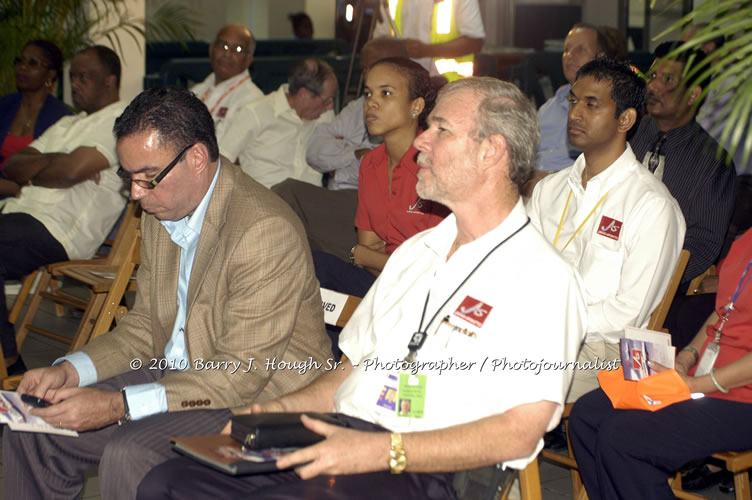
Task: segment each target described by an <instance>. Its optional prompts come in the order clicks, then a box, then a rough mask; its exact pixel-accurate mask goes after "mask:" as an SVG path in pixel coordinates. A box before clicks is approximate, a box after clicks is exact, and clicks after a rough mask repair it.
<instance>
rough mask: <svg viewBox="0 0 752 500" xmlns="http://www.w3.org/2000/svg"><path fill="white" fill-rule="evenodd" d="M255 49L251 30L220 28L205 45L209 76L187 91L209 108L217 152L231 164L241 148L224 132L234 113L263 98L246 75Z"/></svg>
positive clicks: (237, 25)
mask: <svg viewBox="0 0 752 500" xmlns="http://www.w3.org/2000/svg"><path fill="white" fill-rule="evenodd" d="M255 50H256V39H255V38H253V33H251V30H249V29H248V28H246V27H245V26H243V25H242V24H228V25H227V26H224V27H223V28H222V29H221V30H219V33H217V37H216V38H215V39H214V43H213V44H212V45H211V46H209V59H210V60H211V67H212V73H211V74H210V75H209V76H207V77H206V80H204V81H203V82H201V83H199V84H197V85H195V86H194V87H193V88H192V89H191V91H193V93H194V94H196V95H197V96H198V98H199V99H201V101H203V103H204V104H206V107H207V108H209V112H210V113H211V115H212V118H213V119H214V127H215V128H216V133H217V142H218V143H219V150H220V151H221V152H222V154H224V155H225V156H227V157H228V158H230V159H231V160H233V161H235V160H236V159H237V158H238V154H239V153H240V149H241V146H242V145H241V144H233V143H232V142H231V141H228V140H227V139H226V138H225V131H227V130H229V129H230V127H232V126H233V125H232V121H233V120H234V119H235V118H236V117H235V113H236V112H237V110H239V109H240V108H242V107H243V106H245V105H246V104H248V103H249V102H251V101H255V100H256V99H258V98H259V97H263V96H264V93H263V92H261V89H259V88H258V87H257V86H256V85H255V84H254V83H253V81H252V80H251V75H250V73H249V72H248V68H249V67H250V66H251V63H252V62H253V52H254V51H255ZM223 139H224V140H223Z"/></svg>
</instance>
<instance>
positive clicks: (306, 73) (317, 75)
mask: <svg viewBox="0 0 752 500" xmlns="http://www.w3.org/2000/svg"><path fill="white" fill-rule="evenodd" d="M327 78H333V79H334V81H335V82H336V81H337V75H336V74H335V73H334V70H333V69H332V67H331V66H329V64H328V63H326V62H324V61H322V60H321V59H315V58H313V57H311V58H308V59H304V60H302V61H300V62H299V63H298V64H296V65H295V66H293V68H292V71H290V75H289V77H288V78H287V91H288V92H289V93H290V95H296V94H297V93H298V91H299V90H300V89H308V90H309V91H311V93H312V94H313V95H315V96H317V97H318V96H320V95H321V93H322V92H323V91H324V81H326V79H327Z"/></svg>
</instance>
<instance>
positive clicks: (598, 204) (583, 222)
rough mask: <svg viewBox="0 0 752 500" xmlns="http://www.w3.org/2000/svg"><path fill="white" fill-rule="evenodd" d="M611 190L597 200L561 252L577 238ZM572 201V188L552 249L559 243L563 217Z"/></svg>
mask: <svg viewBox="0 0 752 500" xmlns="http://www.w3.org/2000/svg"><path fill="white" fill-rule="evenodd" d="M610 192H611V190H610V189H609V190H608V191H606V194H604V195H603V197H602V198H601V199H600V200H598V203H596V204H595V206H594V207H593V209H592V210H591V211H590V213H589V214H588V215H587V217H585V220H584V221H582V224H580V226H579V227H578V228H577V229H576V230H575V232H574V233H573V234H572V236H570V237H569V239H568V240H567V242H566V243H565V244H564V246H563V247H561V252H564V249H565V248H567V246H568V245H569V244H570V243H571V242H572V240H573V239H574V237H575V236H577V233H579V232H580V229H582V227H583V226H584V225H585V223H586V222H587V221H588V220H590V217H592V216H593V214H594V213H595V211H596V210H598V207H599V206H600V205H601V203H603V200H605V199H606V196H608V193H610ZM571 199H572V188H569V196H567V203H566V204H565V205H564V211H563V212H562V213H561V220H559V227H558V228H557V229H556V236H554V248H556V244H557V243H558V242H559V234H560V233H561V226H562V224H564V217H566V215H567V210H568V209H569V202H570V201H571Z"/></svg>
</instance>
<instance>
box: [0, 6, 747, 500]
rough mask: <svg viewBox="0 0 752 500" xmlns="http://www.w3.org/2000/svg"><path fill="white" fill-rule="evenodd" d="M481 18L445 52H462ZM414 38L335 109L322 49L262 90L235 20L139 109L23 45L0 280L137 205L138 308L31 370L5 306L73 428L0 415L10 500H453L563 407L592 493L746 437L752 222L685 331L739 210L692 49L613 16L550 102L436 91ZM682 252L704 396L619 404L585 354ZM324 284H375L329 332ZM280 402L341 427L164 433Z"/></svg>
mask: <svg viewBox="0 0 752 500" xmlns="http://www.w3.org/2000/svg"><path fill="white" fill-rule="evenodd" d="M459 3H463V2H459ZM466 3H469V4H472V3H473V2H469V1H468V2H466ZM477 21H478V22H479V19H478V20H477ZM474 26H475V27H474V31H472V32H473V33H475V35H474V36H472V37H469V36H465V35H463V34H462V33H463V32H462V30H459V31H458V34H457V36H458V39H457V40H456V41H460V40H463V39H466V40H464V41H463V43H465V42H467V43H468V44H469V45H467V47H475V48H473V50H477V47H476V45H477V41H478V40H480V41H481V43H482V38H477V37H478V36H481V34H483V29H482V23H480V28H478V27H477V25H474ZM406 29H407V28H406ZM617 38H618V37H617ZM468 40H470V41H472V43H470V42H468ZM404 42H405V43H402V42H401V41H399V40H397V39H394V38H376V39H373V40H371V41H369V42H368V43H367V44H365V46H364V47H363V49H362V51H361V53H360V63H361V70H362V73H363V80H364V90H363V95H362V96H360V97H358V98H357V99H355V100H353V101H352V102H350V103H348V104H347V105H346V106H345V107H344V108H343V109H342V111H341V112H340V113H339V114H337V115H335V114H334V112H333V111H334V105H335V102H336V97H337V87H338V81H337V75H336V73H335V71H334V70H333V69H332V67H330V66H329V65H328V64H327V63H326V62H324V61H323V60H320V59H316V58H312V57H311V58H305V59H302V60H301V61H300V62H299V63H297V64H296V65H294V67H292V68H290V72H289V79H288V82H287V83H286V84H284V85H282V86H281V87H280V88H279V89H278V90H276V91H273V92H271V93H269V94H267V95H264V94H263V93H262V92H261V90H259V88H258V87H257V86H256V85H255V84H254V83H253V80H252V75H251V74H250V73H249V69H248V68H249V67H250V65H251V63H252V62H253V59H254V49H255V44H256V41H255V39H254V37H253V34H252V33H251V32H250V30H248V29H247V28H246V27H244V26H242V25H238V24H230V25H227V26H224V27H222V28H221V29H220V30H219V32H218V33H217V35H216V39H215V41H214V42H213V44H212V45H211V46H210V48H209V60H210V63H211V67H212V73H211V74H210V75H209V76H208V77H207V78H206V79H205V80H204V81H203V82H201V83H199V84H197V85H195V86H194V87H192V88H191V89H190V90H187V89H178V88H153V89H148V90H146V91H144V92H142V93H141V94H139V95H138V96H137V97H136V98H135V99H133V100H132V101H131V102H130V103H128V102H124V101H121V100H120V99H119V87H120V78H121V66H120V60H119V58H118V56H117V54H116V53H115V52H114V51H112V50H111V49H108V48H106V47H103V46H99V45H95V46H91V47H87V48H85V49H83V50H81V51H80V52H78V53H77V54H76V55H75V57H74V58H73V60H72V61H71V69H70V77H71V91H72V92H71V94H72V99H73V104H74V106H75V107H76V108H77V109H78V110H79V111H80V113H78V114H76V115H71V113H70V111H69V110H68V108H67V107H66V106H65V105H64V104H62V103H61V102H60V101H58V100H57V99H55V98H54V97H53V95H52V94H53V90H54V88H55V82H56V81H57V79H58V78H60V76H61V71H62V54H61V53H60V50H59V49H57V47H55V46H54V44H52V43H50V42H47V41H44V40H33V41H30V42H29V43H28V44H27V45H26V46H25V47H24V49H23V52H22V54H21V55H20V56H19V57H17V58H16V64H15V69H16V77H17V87H18V90H19V92H18V93H16V94H12V95H10V96H7V97H4V98H2V99H0V110H3V113H2V115H0V196H5V197H6V199H5V200H3V201H4V205H3V206H2V213H0V246H2V248H3V249H4V250H5V251H4V252H3V253H4V255H5V260H4V261H3V264H2V265H0V287H2V286H4V284H5V281H6V280H18V279H22V278H23V277H24V276H26V275H27V274H29V273H31V272H32V271H34V270H35V269H37V268H39V267H41V266H44V265H46V264H49V263H53V262H57V261H65V260H71V259H88V258H91V257H92V256H93V255H94V253H95V252H96V250H97V248H98V247H99V246H100V245H101V244H102V242H103V241H104V239H105V237H106V235H107V234H108V233H109V231H110V230H111V229H112V227H113V225H114V224H115V223H116V221H117V219H118V216H119V214H121V213H122V211H123V208H124V206H125V204H126V202H127V200H128V199H129V198H130V199H132V200H137V201H138V202H139V203H140V206H141V208H142V209H143V211H144V215H143V217H142V220H141V234H142V243H141V250H140V265H139V267H138V273H137V277H136V282H137V292H136V297H135V303H134V305H133V307H132V308H131V309H130V311H129V312H128V314H127V315H126V316H125V317H124V318H123V319H122V320H121V321H119V322H118V324H117V326H116V327H115V328H114V329H113V331H112V332H110V333H108V334H106V335H102V336H100V337H97V338H95V339H93V340H92V341H91V342H89V343H88V344H86V345H85V346H84V347H83V348H81V349H80V350H77V351H75V352H71V353H69V354H67V355H65V356H63V357H61V358H60V359H58V360H56V361H55V363H54V364H53V365H52V366H50V367H43V368H34V369H31V370H28V371H27V370H26V366H25V365H24V361H23V360H22V358H21V357H20V356H19V352H18V348H17V345H16V339H15V331H14V325H13V324H11V323H10V322H9V320H8V310H7V305H6V300H5V295H4V293H3V295H2V297H0V346H1V347H2V354H3V356H4V361H5V364H6V366H7V367H8V373H9V374H22V373H25V375H24V377H23V379H22V380H21V382H20V385H19V386H18V392H21V393H28V394H31V395H33V396H36V397H38V398H43V399H46V400H48V401H50V402H51V403H52V404H51V405H50V406H49V407H46V408H36V409H34V410H32V413H33V414H34V415H38V416H40V417H42V418H43V419H44V420H45V421H47V422H48V423H50V424H51V425H53V426H55V427H58V428H61V429H72V430H76V431H79V433H80V434H79V436H78V437H75V438H74V437H70V436H63V435H56V434H50V433H24V432H14V431H10V430H9V429H8V428H6V429H5V430H4V433H3V439H2V441H3V469H4V495H5V496H4V498H76V496H77V495H80V492H81V490H82V488H83V484H84V482H85V478H86V474H87V471H88V470H89V469H90V468H92V467H97V468H98V473H99V483H100V491H101V495H102V497H103V498H140V499H162V498H176V499H178V498H180V499H182V498H225V497H233V498H275V499H276V498H342V499H344V498H373V499H377V498H378V499H381V498H430V499H453V498H457V491H456V489H455V486H456V485H455V484H454V477H455V473H458V472H461V471H467V470H471V469H478V468H482V467H490V466H494V465H495V464H502V466H504V467H507V466H508V467H511V468H513V469H523V468H524V467H525V466H527V465H528V464H529V463H531V462H532V461H533V460H535V457H536V456H537V454H538V453H539V451H540V450H541V449H542V447H543V446H544V440H543V437H544V434H546V433H547V432H550V431H552V430H554V429H555V428H557V426H559V424H560V421H561V417H562V414H563V412H564V408H565V405H566V404H567V403H574V406H573V407H572V412H571V417H570V432H571V434H570V438H571V445H572V449H573V451H574V455H575V459H576V460H577V462H578V464H579V468H580V472H581V474H582V478H583V481H584V485H585V488H586V490H587V493H588V495H589V497H590V498H591V499H596V498H607V499H611V498H673V494H672V492H671V488H670V487H669V483H668V482H667V478H668V477H669V476H671V475H673V474H675V473H676V472H677V471H679V470H680V469H681V468H682V467H683V466H685V465H686V464H687V463H689V462H692V461H697V460H703V459H704V458H706V457H708V456H710V455H712V454H713V453H715V452H721V451H734V450H738V451H744V450H749V449H752V435H750V433H749V431H744V429H745V428H748V426H747V425H746V422H747V421H746V417H745V415H746V412H748V411H750V412H752V410H751V408H752V405H751V404H752V395H751V394H750V390H752V385H750V380H751V376H750V373H752V372H751V371H750V366H749V365H750V363H752V361H750V360H752V354H750V352H751V351H752V336H750V335H749V333H750V331H752V330H751V328H752V327H751V326H750V322H751V321H752V318H751V317H750V314H752V313H750V311H752V288H750V289H749V290H748V289H747V287H746V285H747V284H748V283H749V281H750V280H752V274H750V273H749V272H748V271H749V270H750V265H752V232H750V231H748V232H747V233H745V234H744V235H743V236H741V237H739V238H738V239H737V240H736V241H735V242H734V243H733V245H732V246H731V249H730V251H729V252H728V255H726V256H725V258H724V259H723V260H722V263H721V264H720V265H719V267H718V271H719V272H718V275H719V278H718V284H717V294H716V295H715V298H714V302H713V303H712V304H710V306H712V309H711V310H705V309H699V311H700V312H699V315H700V317H701V319H702V321H701V323H702V324H700V323H698V324H696V325H693V326H689V327H686V326H685V327H683V328H682V331H675V330H674V325H677V324H679V316H680V315H681V312H680V311H681V306H682V304H683V303H684V301H687V300H688V299H687V298H686V296H685V295H686V292H687V289H688V287H689V283H690V281H691V280H693V279H694V278H696V277H698V276H700V275H702V274H703V272H704V271H705V270H706V269H708V268H709V267H710V266H711V265H712V264H715V263H717V262H718V261H719V259H720V258H721V256H722V249H723V246H724V242H725V239H726V237H727V232H728V229H729V223H730V221H731V217H732V214H733V210H734V202H735V189H736V188H735V186H736V178H737V176H736V171H735V166H734V163H733V161H727V160H729V159H727V158H726V156H725V155H720V156H718V155H716V154H715V151H716V149H717V148H718V145H717V143H716V142H715V139H713V136H712V135H711V134H710V133H709V132H708V131H706V130H705V128H703V125H702V124H701V123H705V122H706V121H708V120H711V118H710V117H711V116H712V113H710V111H702V110H704V109H705V108H703V106H702V103H701V100H702V96H703V89H704V88H705V87H706V85H707V84H708V80H704V81H701V82H699V83H698V82H694V83H693V85H692V86H690V85H688V83H689V80H688V79H687V77H686V76H685V75H686V74H687V72H688V71H690V70H692V69H693V68H695V67H697V65H700V64H701V63H702V60H703V57H704V54H702V53H701V52H699V51H697V52H693V53H692V54H691V55H690V54H685V55H684V56H681V57H679V58H678V59H676V58H674V59H669V58H667V57H666V56H667V55H668V53H669V52H670V51H671V49H672V48H673V47H674V44H675V42H666V43H664V44H661V45H660V46H658V47H657V48H656V50H655V52H654V57H655V58H654V61H653V63H652V66H651V68H650V70H649V71H648V73H647V81H646V80H645V79H643V78H641V77H640V76H638V74H637V73H636V72H635V71H634V70H633V69H632V68H631V67H630V66H629V65H627V64H626V63H625V62H623V60H622V59H623V53H622V52H623V50H621V49H620V48H619V47H618V45H619V43H618V41H616V42H615V41H614V39H613V33H611V32H609V31H608V30H604V29H603V28H598V27H596V26H592V25H589V24H577V25H575V26H574V27H572V30H571V31H570V32H569V33H568V35H567V37H566V40H565V45H564V52H563V55H562V68H563V71H564V75H565V77H566V80H567V84H566V85H564V86H563V87H561V88H560V89H558V90H557V91H556V93H555V95H554V96H553V97H552V98H551V99H550V100H549V101H548V102H546V103H545V104H544V105H543V106H542V107H541V108H540V109H539V110H537V111H536V110H535V108H534V106H533V104H532V103H531V101H530V100H529V99H528V98H527V97H526V96H525V95H524V94H523V93H522V92H521V91H520V90H519V88H517V87H516V86H515V85H513V84H511V83H508V82H504V81H502V80H499V79H495V78H490V77H468V78H459V79H455V78H454V77H452V78H450V79H451V80H453V81H451V82H449V83H445V82H444V81H441V82H440V83H441V84H443V86H441V85H439V84H437V80H436V79H435V78H432V76H434V73H435V68H434V67H433V63H432V62H431V59H430V57H429V58H428V62H426V61H425V59H426V57H425V56H426V55H427V54H429V52H427V51H426V50H425V47H426V46H427V45H426V43H423V42H418V41H417V40H411V39H406V40H405V41H404ZM416 44H420V45H416ZM438 45H442V43H439V44H438ZM444 45H446V44H444ZM448 45H450V46H451V42H448ZM428 46H430V44H428ZM457 46H459V45H457ZM463 46H464V45H463ZM416 47H422V49H421V51H420V55H421V56H422V57H417V56H416V54H417V52H416ZM453 50H455V52H456V50H457V49H456V48H455V49H453ZM431 56H432V57H439V56H441V54H440V53H439V52H436V53H435V54H433V53H431ZM410 57H412V59H411V58H410ZM414 59H423V61H421V62H422V63H423V64H430V67H431V69H430V70H429V69H426V68H425V67H424V66H423V65H421V64H418V63H417V62H415V61H414ZM444 83H445V84H444ZM698 104H699V105H698ZM698 109H699V110H701V111H700V118H698ZM69 115H70V116H69ZM701 118H702V120H705V121H702V122H701ZM711 121H712V120H711ZM712 125H713V126H715V125H717V124H712ZM708 126H710V125H708ZM682 249H686V250H688V251H689V252H690V259H689V264H688V265H687V268H686V271H685V272H684V275H683V276H682V277H681V284H680V286H679V290H680V293H679V294H677V299H676V301H675V302H674V305H675V308H672V312H671V313H669V319H668V320H667V323H666V325H667V327H668V328H669V331H670V333H671V334H672V336H673V337H674V344H675V345H678V347H679V348H680V350H678V354H677V356H676V372H677V373H678V374H679V376H680V377H681V379H682V380H683V381H684V382H685V383H686V385H687V386H688V387H689V389H690V390H691V391H692V392H696V393H704V394H705V395H706V396H707V397H704V398H700V399H693V400H688V401H684V402H681V403H677V404H675V405H672V406H669V407H667V408H664V409H661V410H659V411H656V412H645V411H640V410H621V409H619V410H617V409H614V407H613V406H612V404H611V400H610V399H609V397H608V396H607V395H606V394H605V393H604V392H603V390H601V389H600V388H599V382H598V370H599V369H601V368H603V369H606V367H607V366H608V367H609V369H610V368H611V367H613V366H615V365H614V363H615V362H616V364H618V360H619V340H620V339H621V338H622V337H623V336H624V331H625V328H628V327H637V328H646V327H647V325H648V322H649V320H650V316H651V314H652V313H653V311H654V310H655V309H656V307H657V306H658V304H659V303H660V302H661V301H662V300H663V299H664V295H665V294H666V290H667V289H668V287H669V281H670V279H671V276H672V273H673V272H674V269H675V267H676V263H677V260H678V258H679V254H680V252H681V251H682ZM321 288H327V289H331V290H335V291H338V292H342V293H345V294H348V295H354V296H358V297H363V301H362V302H361V303H360V305H359V306H358V308H357V309H356V310H355V312H354V313H353V315H352V317H351V318H350V320H349V321H348V322H347V325H346V326H345V327H344V329H342V331H341V332H337V333H334V334H332V332H329V336H328V335H327V327H326V326H325V323H324V312H323V311H322V303H321V291H320V290H321ZM711 291H713V292H715V290H711ZM687 304H692V303H691V302H687ZM684 307H685V308H686V307H691V305H690V306H687V305H686V304H684ZM677 330H678V328H677ZM332 335H333V338H334V339H335V342H336V344H335V345H332V341H331V340H330V337H332ZM333 352H335V353H338V354H339V353H341V354H342V357H341V359H337V361H339V362H340V363H339V364H336V365H334V366H335V368H334V369H329V370H327V369H324V368H321V369H316V368H312V369H307V370H297V369H283V368H276V369H275V366H276V365H279V366H297V365H299V364H300V363H302V362H305V363H309V364H310V365H311V366H314V367H316V366H319V367H327V366H332V363H331V360H332V358H333V354H332V353H333ZM153 360H164V363H157V364H156V368H158V369H155V364H154V363H152V362H151V361H153ZM134 361H138V362H137V363H134ZM199 361H200V363H199ZM446 363H449V364H450V366H449V368H447V369H439V368H437V367H443V366H445V364H446ZM451 363H455V364H454V365H451ZM460 366H461V367H462V368H459V367H460ZM207 367H210V368H207ZM520 367H524V368H522V369H520ZM653 368H654V369H655V370H656V371H661V370H663V369H664V368H663V367H661V366H653ZM747 405H750V406H747ZM269 412H301V413H305V412H319V413H331V414H333V415H334V417H335V418H336V419H337V420H338V421H339V422H340V424H342V425H341V426H335V425H331V424H329V423H325V422H322V421H320V420H317V419H314V418H310V417H308V416H303V417H301V425H303V426H305V427H306V428H308V429H310V430H312V431H314V432H315V433H317V434H320V435H321V436H322V437H323V438H324V439H323V440H322V441H320V442H319V443H318V444H315V445H312V446H308V447H304V448H301V449H298V450H296V451H294V452H292V453H290V454H288V455H286V456H284V457H282V458H280V459H279V460H278V461H277V466H278V468H279V469H280V471H275V472H273V473H268V474H260V475H246V476H231V475H226V474H223V473H221V472H218V471H215V470H212V469H211V468H208V467H206V466H204V465H201V464H200V463H198V462H196V461H193V460H191V459H189V458H186V457H181V456H179V455H178V454H176V453H175V452H174V451H173V450H172V448H171V445H170V437H172V436H192V435H204V434H219V433H227V432H228V421H229V419H230V418H231V417H232V416H233V415H237V414H251V413H253V414H261V413H269ZM747 439H749V441H748V440H747Z"/></svg>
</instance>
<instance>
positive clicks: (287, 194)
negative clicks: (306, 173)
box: [272, 179, 358, 260]
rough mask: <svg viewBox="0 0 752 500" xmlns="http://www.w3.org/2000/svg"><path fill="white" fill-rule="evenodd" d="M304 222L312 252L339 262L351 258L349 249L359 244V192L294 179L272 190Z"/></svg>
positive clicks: (281, 183)
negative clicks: (336, 259)
mask: <svg viewBox="0 0 752 500" xmlns="http://www.w3.org/2000/svg"><path fill="white" fill-rule="evenodd" d="M272 191H274V192H275V193H276V194H277V195H278V196H279V197H280V198H282V199H283V200H285V201H286V202H287V204H288V205H290V207H291V208H292V209H293V211H294V212H295V213H296V214H297V215H298V217H299V218H300V220H301V221H302V222H303V227H304V228H305V232H306V235H307V236H308V243H309V244H310V245H311V250H312V251H314V252H326V253H330V254H333V255H336V256H337V257H339V258H340V259H341V260H347V259H348V257H350V249H351V248H352V247H353V245H355V244H356V243H357V242H358V235H357V233H356V232H355V212H356V211H357V209H358V191H357V190H356V189H342V190H339V191H331V190H329V189H326V188H323V187H320V186H314V185H313V184H309V183H307V182H303V181H299V180H296V179H287V180H286V181H283V182H280V183H279V184H277V185H276V186H272Z"/></svg>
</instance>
